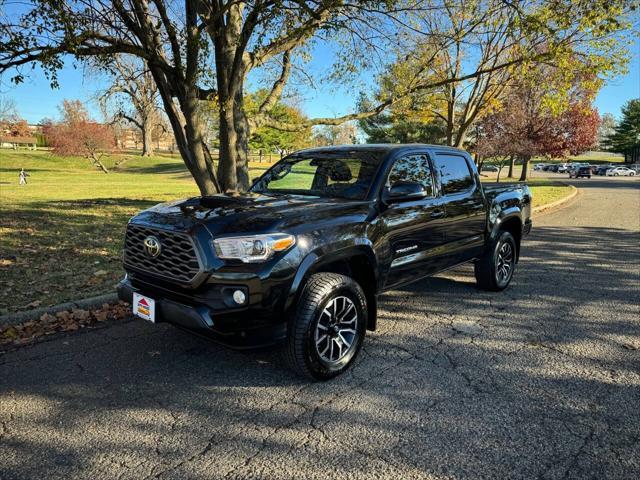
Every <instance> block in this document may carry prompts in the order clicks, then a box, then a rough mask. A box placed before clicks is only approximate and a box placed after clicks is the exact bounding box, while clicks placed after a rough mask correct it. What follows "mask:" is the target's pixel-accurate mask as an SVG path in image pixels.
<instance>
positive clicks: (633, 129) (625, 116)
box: [604, 98, 640, 158]
mask: <svg viewBox="0 0 640 480" xmlns="http://www.w3.org/2000/svg"><path fill="white" fill-rule="evenodd" d="M604 145H605V146H606V147H607V149H609V150H611V151H613V152H617V153H623V154H624V155H625V156H626V155H632V158H633V152H634V151H637V150H638V149H640V98H636V99H634V100H629V101H628V102H627V103H626V104H625V105H624V106H623V107H622V120H620V123H618V125H617V126H616V127H615V130H614V132H613V133H612V134H610V135H609V136H608V137H607V138H606V140H605V142H604ZM637 155H638V153H636V158H637Z"/></svg>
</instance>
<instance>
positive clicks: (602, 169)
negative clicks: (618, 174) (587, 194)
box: [596, 165, 613, 175]
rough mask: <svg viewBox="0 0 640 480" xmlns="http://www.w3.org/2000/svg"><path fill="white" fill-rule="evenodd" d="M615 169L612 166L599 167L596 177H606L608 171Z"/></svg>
mask: <svg viewBox="0 0 640 480" xmlns="http://www.w3.org/2000/svg"><path fill="white" fill-rule="evenodd" d="M610 168H613V166H612V165H599V166H598V170H597V171H596V175H606V174H607V170H609V169H610Z"/></svg>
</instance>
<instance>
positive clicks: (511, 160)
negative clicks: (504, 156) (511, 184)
mask: <svg viewBox="0 0 640 480" xmlns="http://www.w3.org/2000/svg"><path fill="white" fill-rule="evenodd" d="M515 163H516V157H515V155H511V157H509V175H508V177H509V178H513V167H514V165H515Z"/></svg>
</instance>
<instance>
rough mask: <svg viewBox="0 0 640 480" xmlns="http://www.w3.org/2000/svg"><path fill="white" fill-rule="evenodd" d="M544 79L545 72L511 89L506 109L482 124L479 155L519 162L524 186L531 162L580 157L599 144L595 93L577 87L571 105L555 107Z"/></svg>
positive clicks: (552, 94)
mask: <svg viewBox="0 0 640 480" xmlns="http://www.w3.org/2000/svg"><path fill="white" fill-rule="evenodd" d="M547 72H548V71H547ZM548 73H549V75H548V77H551V76H552V72H548ZM544 78H545V75H544V72H540V73H539V76H538V78H530V79H528V80H527V81H521V82H520V83H519V84H517V85H512V86H510V88H509V93H508V95H507V96H506V98H505V99H504V105H503V107H502V108H501V109H500V110H499V111H497V112H495V113H492V114H490V115H488V116H486V117H485V118H483V120H482V121H481V122H480V124H479V128H478V130H479V138H478V145H477V147H476V152H477V153H478V154H480V155H482V156H484V157H493V158H495V159H498V160H505V159H514V158H515V157H519V158H520V159H521V161H522V173H521V175H520V180H521V181H524V180H526V179H527V177H528V167H529V162H530V160H531V158H532V157H534V156H549V157H552V158H563V157H566V156H568V155H578V154H580V153H583V152H584V151H586V150H588V149H590V148H592V147H594V146H595V145H596V144H597V140H598V127H599V125H600V117H599V115H598V112H597V110H596V109H595V108H593V107H592V105H591V102H592V100H593V91H589V90H587V89H585V88H583V87H582V86H580V83H579V82H576V86H575V87H574V88H572V89H571V91H570V95H569V97H568V98H567V100H566V103H565V102H560V103H555V102H554V100H557V99H555V98H554V97H555V94H556V92H555V90H554V88H553V86H552V84H549V83H545V82H544V81H543V79H544ZM510 175H511V169H510Z"/></svg>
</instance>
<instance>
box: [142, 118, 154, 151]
mask: <svg viewBox="0 0 640 480" xmlns="http://www.w3.org/2000/svg"><path fill="white" fill-rule="evenodd" d="M140 130H141V132H142V156H143V157H150V156H152V155H153V140H152V132H153V125H152V124H151V121H150V120H143V122H142V128H141V129H140Z"/></svg>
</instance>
